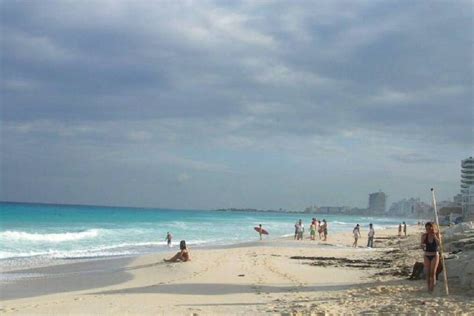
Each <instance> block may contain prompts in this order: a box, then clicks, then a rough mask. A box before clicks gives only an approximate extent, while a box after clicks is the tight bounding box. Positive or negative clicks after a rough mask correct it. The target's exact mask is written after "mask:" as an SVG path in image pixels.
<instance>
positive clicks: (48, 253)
mask: <svg viewBox="0 0 474 316" xmlns="http://www.w3.org/2000/svg"><path fill="white" fill-rule="evenodd" d="M212 242H213V241H211V240H201V239H196V240H189V241H187V242H186V243H187V244H188V245H190V246H197V245H204V244H207V243H212ZM173 244H174V245H175V246H176V245H178V244H179V242H178V243H176V242H174V243H173ZM166 245H167V243H166V242H165V241H150V242H134V243H133V242H132V243H128V242H126V243H118V244H112V245H103V246H97V247H90V248H86V249H76V250H64V249H44V250H31V251H25V250H23V251H17V252H15V251H0V259H15V258H33V257H47V258H50V259H74V258H100V257H111V256H126V255H135V254H141V253H146V252H147V251H146V250H145V252H144V249H149V250H151V249H155V250H156V249H157V248H156V247H158V248H162V249H168V247H167V246H166Z"/></svg>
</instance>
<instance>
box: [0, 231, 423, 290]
mask: <svg viewBox="0 0 474 316" xmlns="http://www.w3.org/2000/svg"><path fill="white" fill-rule="evenodd" d="M392 226H394V225H392ZM392 226H385V227H378V228H377V229H378V231H385V230H392V229H395V228H394V227H392ZM407 227H408V229H410V227H417V226H416V225H407ZM363 232H364V231H362V233H363ZM329 234H331V231H329ZM341 234H346V235H350V236H352V234H351V233H347V232H342V231H339V230H337V231H336V232H334V233H332V235H333V236H338V235H341ZM292 237H293V234H284V235H281V236H278V237H273V236H270V237H269V238H268V237H267V238H264V240H263V241H260V240H258V237H256V238H255V239H253V240H242V241H237V242H229V243H223V244H214V245H212V244H211V243H202V244H196V245H192V244H191V248H192V249H195V250H213V249H230V248H239V247H245V246H258V245H261V244H262V242H263V243H268V244H269V245H271V244H274V243H279V242H288V241H290V240H293V238H292ZM304 240H309V233H308V232H306V234H305V237H304ZM318 242H319V240H318V239H317V240H316V241H315V242H314V244H318ZM319 245H320V246H324V245H326V246H330V245H331V243H330V241H328V242H325V243H322V244H319ZM178 246H179V242H178V241H177V240H176V241H174V242H173V247H172V248H169V247H167V246H161V247H156V249H154V250H153V251H149V252H143V253H137V254H125V255H124V254H118V255H109V256H91V257H88V256H85V257H65V258H49V257H44V258H43V257H42V255H38V256H32V257H26V256H25V257H23V256H22V257H10V258H2V259H0V275H1V274H5V273H7V274H8V273H15V272H21V271H23V270H31V269H38V268H46V267H53V266H62V265H69V264H75V263H87V262H91V261H101V260H122V259H136V258H139V257H141V256H149V255H163V254H167V253H169V252H175V251H176V250H177V249H178ZM336 246H337V245H336ZM35 257H38V258H39V259H40V260H39V261H30V260H31V259H32V258H35ZM7 261H15V264H4V263H5V262H7ZM0 282H1V279H0Z"/></svg>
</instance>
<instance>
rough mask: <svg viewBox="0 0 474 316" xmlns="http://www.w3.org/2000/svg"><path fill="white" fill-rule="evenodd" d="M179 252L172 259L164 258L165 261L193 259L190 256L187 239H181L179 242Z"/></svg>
mask: <svg viewBox="0 0 474 316" xmlns="http://www.w3.org/2000/svg"><path fill="white" fill-rule="evenodd" d="M179 249H180V250H179V252H178V253H176V254H175V255H174V256H173V257H171V258H170V259H164V260H165V262H178V261H181V262H186V261H191V257H190V256H189V252H188V248H187V247H186V241H184V240H181V242H180V243H179Z"/></svg>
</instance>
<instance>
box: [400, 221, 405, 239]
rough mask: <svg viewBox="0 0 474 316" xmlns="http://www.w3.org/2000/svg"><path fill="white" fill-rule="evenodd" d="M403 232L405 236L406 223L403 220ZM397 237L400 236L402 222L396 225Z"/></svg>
mask: <svg viewBox="0 0 474 316" xmlns="http://www.w3.org/2000/svg"><path fill="white" fill-rule="evenodd" d="M403 234H404V235H405V237H406V236H407V224H406V223H405V222H403ZM398 237H402V223H400V224H399V225H398Z"/></svg>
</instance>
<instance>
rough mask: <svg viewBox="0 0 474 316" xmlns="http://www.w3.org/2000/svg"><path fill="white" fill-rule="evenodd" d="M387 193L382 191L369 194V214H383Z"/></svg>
mask: <svg viewBox="0 0 474 316" xmlns="http://www.w3.org/2000/svg"><path fill="white" fill-rule="evenodd" d="M386 201H387V195H386V194H385V193H383V192H375V193H370V194H369V208H368V211H369V214H384V213H385V207H386Z"/></svg>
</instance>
